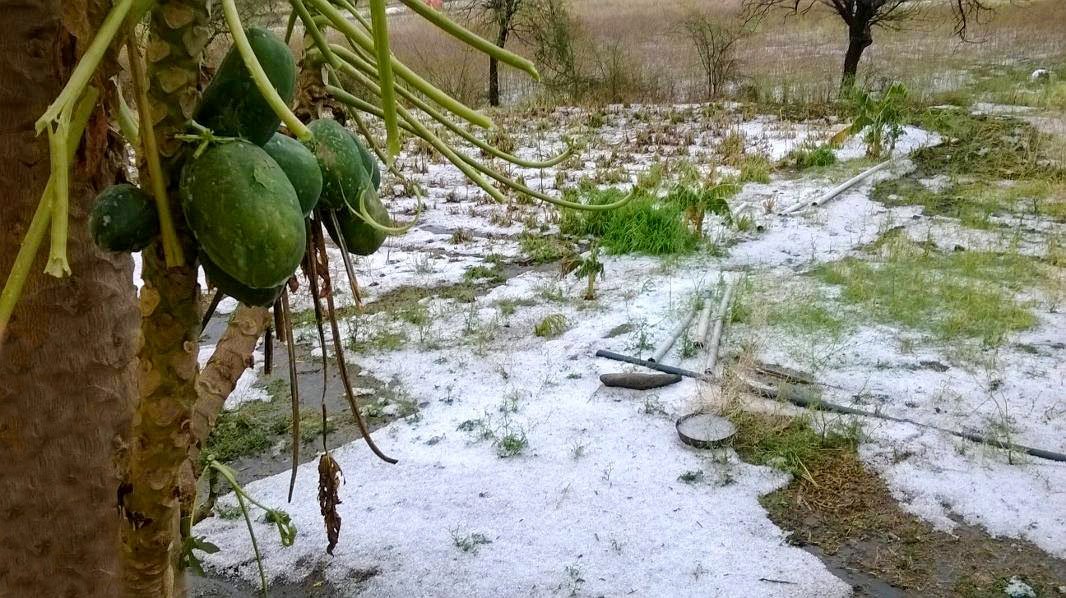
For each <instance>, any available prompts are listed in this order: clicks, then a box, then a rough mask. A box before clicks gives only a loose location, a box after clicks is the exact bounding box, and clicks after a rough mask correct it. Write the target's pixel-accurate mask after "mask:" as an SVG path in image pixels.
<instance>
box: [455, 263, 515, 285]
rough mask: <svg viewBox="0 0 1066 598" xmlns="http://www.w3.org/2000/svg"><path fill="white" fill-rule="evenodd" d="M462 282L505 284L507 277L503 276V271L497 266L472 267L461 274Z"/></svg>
mask: <svg viewBox="0 0 1066 598" xmlns="http://www.w3.org/2000/svg"><path fill="white" fill-rule="evenodd" d="M463 280H469V281H472V282H473V281H478V280H484V281H487V282H498V283H502V282H506V281H507V277H506V276H504V274H503V269H502V268H500V267H499V266H496V265H492V266H480V265H479V266H473V267H471V268H469V269H467V271H466V272H464V273H463Z"/></svg>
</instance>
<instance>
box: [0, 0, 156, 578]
mask: <svg viewBox="0 0 1066 598" xmlns="http://www.w3.org/2000/svg"><path fill="white" fill-rule="evenodd" d="M109 6H110V2H103V1H97V0H62V1H61V0H35V1H26V0H20V1H14V0H2V1H0V14H3V16H4V35H2V36H0V57H2V60H0V223H2V229H3V230H2V232H0V281H2V280H3V278H5V277H6V275H7V273H8V272H10V270H11V266H12V263H13V261H14V258H15V254H16V252H17V251H18V249H19V245H20V242H21V240H22V238H23V235H24V234H25V232H26V228H27V225H28V224H29V222H30V218H31V216H32V215H33V213H34V210H35V208H36V206H37V202H38V200H39V199H40V197H41V193H42V191H43V190H44V187H45V184H46V182H47V180H48V177H49V171H50V167H49V154H48V142H47V139H46V137H45V136H37V135H36V134H35V133H34V126H33V124H34V121H35V120H36V119H37V118H38V117H39V116H40V115H41V114H42V113H43V112H44V110H45V108H47V107H48V104H49V103H50V102H51V101H52V100H53V99H54V98H55V97H56V95H57V94H58V93H59V91H60V88H61V86H62V83H63V82H64V81H66V80H67V78H68V76H69V74H70V72H71V69H72V68H73V66H74V63H75V61H76V59H77V57H78V56H79V55H80V52H81V50H82V49H84V48H85V47H86V46H87V45H88V43H89V40H90V38H91V35H92V27H91V25H90V23H96V22H98V19H99V18H100V17H102V15H103V10H105V9H107V8H109ZM112 65H113V62H111V63H109V65H108V66H105V70H112V68H111V66H112ZM103 80H104V79H103V78H102V77H101V78H98V79H96V80H95V81H94V85H96V86H97V88H99V89H101V91H103V92H104V94H105V97H106V91H107V90H106V89H104V88H103V87H102V81H103ZM118 150H119V147H118V144H117V140H116V139H114V138H112V137H111V136H110V135H109V134H108V126H107V119H106V116H105V115H104V113H103V112H102V111H100V110H98V111H97V112H96V113H95V114H94V115H93V116H92V118H91V120H90V121H89V125H88V127H87V130H86V136H85V140H84V142H83V143H82V145H81V148H80V149H79V151H78V154H77V156H76V158H75V160H74V162H73V164H72V171H71V177H70V180H71V182H72V183H73V184H72V185H71V189H70V219H69V232H70V236H69V240H68V246H67V248H68V256H69V260H70V266H71V270H72V272H73V274H72V275H71V276H70V277H69V278H63V279H57V278H53V277H51V276H47V275H45V274H43V273H42V270H43V269H44V263H45V257H46V254H47V250H46V249H45V248H42V250H41V251H40V254H39V255H38V258H37V260H36V261H35V262H34V264H33V268H32V270H31V273H30V275H29V277H28V280H27V282H26V285H25V287H24V289H23V294H22V297H21V300H20V301H19V302H18V304H17V305H16V307H15V311H14V314H13V316H12V320H11V323H10V327H9V329H8V332H7V335H6V338H5V340H4V341H3V344H2V345H0V454H2V455H3V458H2V459H0V480H2V486H3V491H2V492H0V596H79V597H82V596H84V597H89V598H94V597H101V598H104V597H106V598H110V597H113V596H116V595H117V594H118V593H119V587H120V574H119V573H120V570H121V566H120V559H119V554H120V551H119V523H118V518H117V517H116V516H115V489H116V488H117V487H118V485H119V482H120V478H121V461H122V458H121V457H122V456H123V454H124V447H125V445H126V437H127V434H128V428H129V421H130V415H131V413H132V408H133V403H134V400H135V398H136V397H135V392H136V386H135V372H136V367H135V363H136V362H135V360H134V355H135V351H136V347H135V339H136V330H137V322H138V315H137V306H136V302H135V297H136V295H135V289H134V287H133V284H132V280H133V262H132V260H131V259H130V257H129V256H128V255H120V254H113V253H107V254H104V253H102V252H100V251H99V250H97V249H96V247H95V246H94V245H93V243H92V241H91V240H90V238H89V234H88V226H87V217H88V212H89V209H90V208H91V205H92V200H93V198H94V197H95V195H96V192H97V191H98V190H99V189H102V188H103V187H104V186H106V185H108V184H110V183H113V182H115V176H116V173H117V172H118V169H119V165H120V164H121V162H120V160H121V154H120V152H119V151H118Z"/></svg>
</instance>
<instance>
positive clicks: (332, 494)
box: [318, 451, 344, 556]
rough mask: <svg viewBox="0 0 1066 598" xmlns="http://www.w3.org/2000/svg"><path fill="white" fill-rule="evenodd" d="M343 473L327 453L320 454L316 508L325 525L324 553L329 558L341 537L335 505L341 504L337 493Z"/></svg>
mask: <svg viewBox="0 0 1066 598" xmlns="http://www.w3.org/2000/svg"><path fill="white" fill-rule="evenodd" d="M343 473H344V472H342V471H341V466H340V465H338V464H337V460H336V459H334V458H333V456H332V455H330V454H329V452H328V451H327V452H325V453H322V456H321V457H319V459H318V506H319V509H320V510H321V512H322V520H323V521H324V522H325V524H326V538H328V539H329V545H327V546H326V552H327V553H328V554H329V555H330V556H333V549H334V548H335V547H336V546H337V541H338V540H339V539H340V536H341V515H340V513H338V512H337V505H339V504H341V499H340V494H339V492H338V491H339V490H340V485H341V475H343Z"/></svg>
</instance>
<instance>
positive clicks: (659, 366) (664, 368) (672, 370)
mask: <svg viewBox="0 0 1066 598" xmlns="http://www.w3.org/2000/svg"><path fill="white" fill-rule="evenodd" d="M596 357H603V358H606V359H613V360H615V361H621V362H624V363H632V364H634V365H642V366H644V367H646V368H651V369H653V370H658V371H660V372H666V373H667V374H677V375H678V376H684V377H686V378H695V379H696V380H703V381H704V382H713V381H714V379H713V378H711V377H710V376H707V375H705V374H701V373H699V372H693V371H692V370H686V369H684V368H677V367H674V366H672V365H666V364H663V363H656V362H654V361H649V360H647V359H640V358H639V357H631V356H629V355H622V354H621V353H615V352H614V351H608V350H606V349H600V350H599V351H596Z"/></svg>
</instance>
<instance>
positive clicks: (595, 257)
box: [574, 242, 603, 301]
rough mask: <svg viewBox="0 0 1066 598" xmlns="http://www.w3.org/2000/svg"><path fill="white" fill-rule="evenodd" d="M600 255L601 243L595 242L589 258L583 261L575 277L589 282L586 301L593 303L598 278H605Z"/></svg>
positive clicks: (586, 288) (585, 296) (586, 289)
mask: <svg viewBox="0 0 1066 598" xmlns="http://www.w3.org/2000/svg"><path fill="white" fill-rule="evenodd" d="M599 253H600V245H599V243H595V242H593V243H592V247H591V248H590V249H589V255H588V257H586V258H584V259H583V260H581V263H580V265H578V267H577V270H576V271H575V272H574V276H577V277H578V278H584V279H586V280H588V286H587V287H585V295H584V299H585V300H586V301H592V300H593V299H595V298H596V277H597V276H603V262H601V261H600V260H599Z"/></svg>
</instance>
